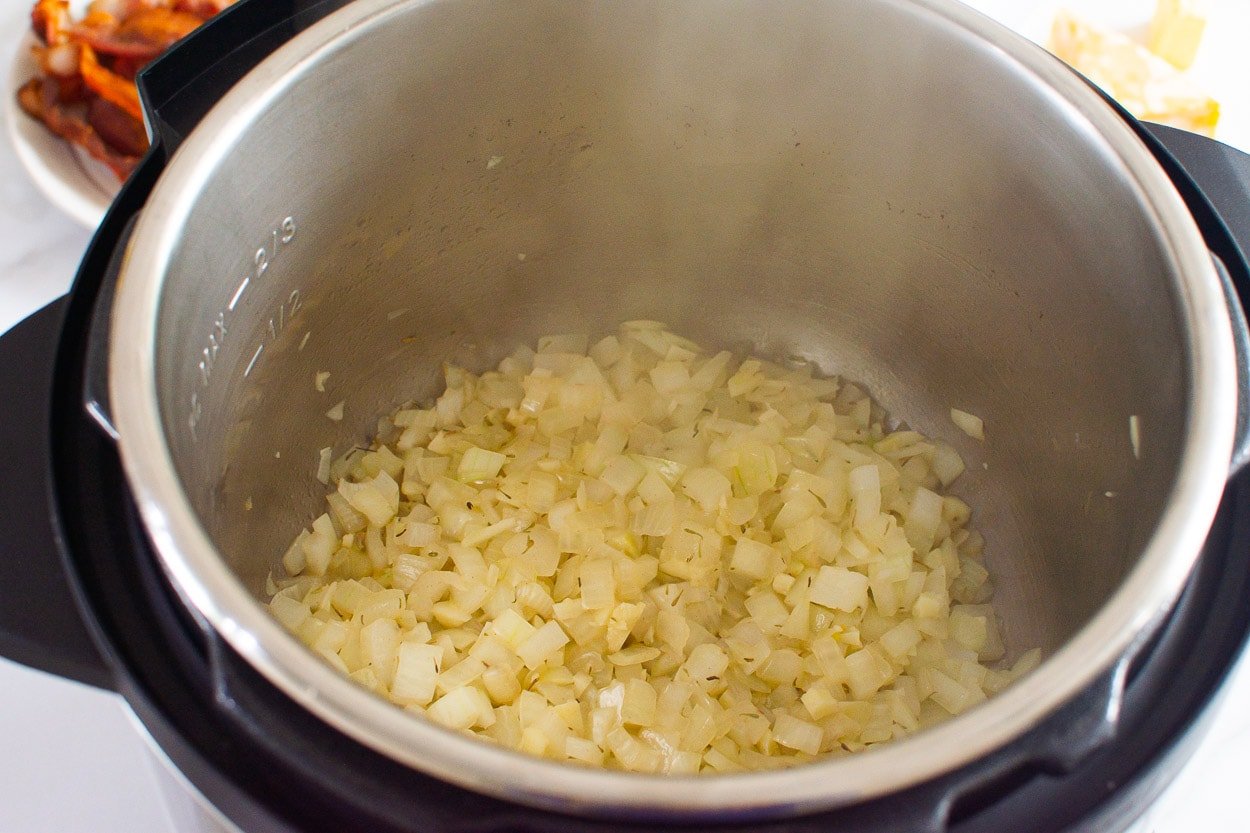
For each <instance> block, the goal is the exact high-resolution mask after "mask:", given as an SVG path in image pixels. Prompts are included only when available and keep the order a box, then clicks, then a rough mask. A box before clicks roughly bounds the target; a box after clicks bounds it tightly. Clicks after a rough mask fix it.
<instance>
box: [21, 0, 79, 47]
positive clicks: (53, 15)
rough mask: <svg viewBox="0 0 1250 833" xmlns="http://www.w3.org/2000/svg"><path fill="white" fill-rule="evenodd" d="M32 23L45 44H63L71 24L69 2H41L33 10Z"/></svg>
mask: <svg viewBox="0 0 1250 833" xmlns="http://www.w3.org/2000/svg"><path fill="white" fill-rule="evenodd" d="M30 23H31V26H32V27H33V28H34V30H35V34H37V35H38V36H39V37H40V39H42V40H43V42H44V43H46V44H48V45H49V46H52V45H54V44H58V43H63V42H64V39H65V36H64V32H65V30H66V29H68V28H69V24H70V17H69V0H39V1H38V2H37V3H35V8H33V9H31V12H30Z"/></svg>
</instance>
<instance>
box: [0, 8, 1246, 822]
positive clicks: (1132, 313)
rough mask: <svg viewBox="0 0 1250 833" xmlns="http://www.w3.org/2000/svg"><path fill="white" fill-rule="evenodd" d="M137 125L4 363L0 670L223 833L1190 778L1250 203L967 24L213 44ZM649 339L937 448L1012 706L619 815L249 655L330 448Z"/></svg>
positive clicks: (1157, 786)
mask: <svg viewBox="0 0 1250 833" xmlns="http://www.w3.org/2000/svg"><path fill="white" fill-rule="evenodd" d="M139 88H140V94H141V97H142V100H143V102H144V107H145V112H146V115H147V122H148V129H149V133H150V135H151V138H152V149H151V150H150V152H149V153H148V155H147V156H146V157H145V159H144V160H143V162H142V164H141V165H140V166H139V167H138V169H137V170H136V171H135V173H134V174H133V175H132V177H131V178H130V180H129V181H128V182H127V183H126V185H125V186H124V188H123V189H122V191H121V193H120V194H119V195H118V197H117V200H116V201H115V203H114V204H113V206H112V208H111V209H110V211H109V213H108V215H107V216H106V218H105V220H104V222H103V224H102V225H101V227H100V228H99V230H98V231H97V233H96V235H95V237H94V239H93V241H92V243H91V245H90V248H89V249H88V251H87V253H86V255H85V257H84V259H83V262H82V266H81V268H80V271H79V273H78V276H77V279H76V281H75V284H74V287H73V289H72V291H71V293H70V294H69V296H68V297H67V298H66V299H63V300H61V301H58V302H56V303H55V304H53V305H51V306H50V307H48V308H45V309H44V310H43V311H41V312H39V313H37V314H35V315H34V316H32V317H31V318H30V319H28V320H27V321H26V322H24V323H23V324H22V325H19V327H17V328H15V329H14V330H13V331H11V332H10V333H9V334H8V335H6V336H4V338H3V339H2V340H0V386H3V387H2V389H0V434H2V435H3V443H4V453H3V455H2V456H0V466H3V467H4V468H3V472H2V475H0V488H3V492H2V493H0V494H2V503H0V506H2V509H3V511H0V541H2V542H4V543H3V550H2V551H0V552H2V553H3V558H2V559H0V571H2V572H0V594H2V595H0V599H2V600H3V603H2V604H0V616H2V618H3V626H2V627H0V631H2V635H3V640H2V641H0V651H2V652H3V653H4V654H5V655H6V656H9V657H11V658H14V659H16V660H18V661H21V662H25V663H27V664H30V665H32V666H35V667H38V668H43V669H46V670H50V671H53V672H54V673H58V674H61V675H63V676H67V677H70V678H73V679H78V680H82V681H85V682H89V683H91V684H93V685H98V686H101V687H107V688H111V689H114V690H116V691H117V692H118V693H119V694H120V695H121V696H122V697H124V698H125V699H126V701H127V703H128V704H129V705H130V707H131V709H132V710H133V711H134V714H135V716H136V718H137V719H138V721H139V722H140V723H141V724H142V725H143V727H144V728H145V730H146V731H147V732H148V733H149V734H150V736H151V739H152V741H153V744H154V746H155V748H157V749H159V750H160V754H161V755H162V756H163V757H165V758H166V759H167V761H168V764H169V766H170V767H171V768H172V769H174V770H176V771H177V772H179V773H181V777H185V779H186V781H187V783H188V784H189V785H190V786H191V788H193V789H194V790H195V791H197V792H198V793H199V794H201V795H202V796H203V797H204V799H205V800H206V801H207V802H208V803H209V804H211V805H212V806H213V807H215V808H216V810H217V811H219V812H220V813H221V814H222V815H223V816H224V817H226V818H228V819H230V820H232V821H233V823H234V824H237V825H239V826H240V827H242V828H245V829H247V830H257V831H270V830H273V831H316V830H352V829H370V830H379V831H391V830H393V831H410V830H422V831H425V830H430V831H462V830H463V831H469V830H472V831H517V830H568V831H596V830H604V831H606V830H618V829H638V828H648V827H653V828H659V829H673V830H679V829H689V830H693V829H703V828H705V827H707V826H709V825H711V826H717V827H720V828H723V829H726V830H740V831H746V830H759V831H765V830H787V831H800V830H846V831H877V830H917V831H935V833H936V831H991V830H993V831H997V830H1004V829H1010V830H1013V831H1032V830H1036V831H1060V830H1065V831H1066V830H1072V831H1076V830H1088V831H1093V830H1098V831H1106V830H1116V829H1123V828H1124V827H1126V826H1127V825H1128V824H1129V823H1130V822H1131V821H1132V820H1133V818H1135V816H1136V814H1137V813H1138V812H1140V810H1141V809H1142V808H1144V806H1145V805H1146V804H1148V803H1149V801H1150V800H1151V799H1152V798H1153V797H1154V796H1155V795H1156V794H1157V793H1158V792H1159V791H1160V790H1161V789H1162V788H1163V786H1164V785H1166V783H1167V782H1168V780H1169V779H1170V777H1171V775H1172V774H1173V773H1174V772H1175V771H1176V770H1177V769H1178V768H1179V767H1180V766H1181V765H1182V764H1183V762H1184V761H1185V759H1186V758H1187V756H1188V755H1189V753H1190V751H1191V750H1192V748H1193V746H1194V744H1195V743H1196V742H1197V741H1198V739H1200V737H1201V735H1202V732H1203V730H1204V728H1205V725H1206V722H1207V721H1208V720H1209V716H1210V715H1211V713H1212V709H1213V707H1214V704H1215V703H1217V702H1218V699H1219V696H1220V690H1221V687H1222V684H1223V682H1224V680H1225V678H1226V677H1227V675H1228V673H1229V671H1230V669H1231V668H1232V666H1233V665H1234V663H1235V662H1236V661H1237V658H1238V657H1239V655H1240V653H1241V649H1242V646H1243V644H1244V642H1245V638H1246V634H1247V630H1248V628H1250V622H1248V621H1247V620H1248V619H1250V609H1248V608H1247V606H1246V605H1245V604H1244V601H1243V599H1244V598H1246V595H1245V594H1246V593H1247V592H1248V591H1250V564H1247V561H1248V559H1247V558H1246V552H1247V545H1248V544H1250V506H1248V505H1247V500H1248V499H1250V497H1248V496H1247V493H1246V490H1247V485H1248V483H1247V481H1246V476H1245V475H1244V473H1239V472H1241V469H1242V467H1243V465H1244V463H1245V461H1246V459H1247V457H1248V456H1250V443H1248V437H1250V431H1248V430H1247V415H1248V414H1250V404H1248V403H1250V385H1248V384H1247V376H1246V373H1247V367H1248V366H1250V364H1248V362H1247V356H1248V355H1250V348H1248V345H1250V341H1248V339H1247V330H1246V323H1245V318H1244V315H1243V313H1242V305H1241V300H1240V299H1241V298H1242V297H1244V295H1243V294H1244V293H1245V292H1246V291H1248V290H1250V265H1248V263H1247V257H1246V252H1247V251H1248V250H1250V157H1247V156H1245V155H1244V154H1241V153H1239V152H1237V151H1234V150H1232V149H1230V148H1227V147H1224V146H1222V145H1220V144H1218V143H1215V142H1213V141H1210V140H1205V139H1202V138H1200V137H1196V136H1193V135H1191V134H1186V133H1183V132H1180V131H1176V130H1172V129H1169V128H1165V127H1160V126H1155V125H1145V124H1142V123H1138V122H1136V121H1135V120H1134V119H1133V118H1132V117H1131V116H1129V115H1128V114H1127V113H1125V112H1123V111H1122V110H1120V109H1118V108H1117V107H1116V106H1115V105H1114V104H1113V103H1112V102H1110V101H1108V100H1105V99H1104V98H1103V97H1102V96H1100V95H1099V94H1098V93H1097V92H1096V91H1095V90H1094V89H1093V88H1092V87H1090V86H1089V85H1087V84H1086V83H1085V82H1084V81H1083V79H1081V78H1080V77H1079V76H1077V75H1075V74H1074V73H1072V72H1071V71H1070V70H1068V69H1067V68H1065V67H1064V66H1063V65H1061V64H1060V63H1059V62H1058V61H1056V60H1054V59H1053V58H1051V57H1049V56H1048V55H1046V54H1045V53H1044V52H1042V51H1041V50H1039V49H1037V48H1036V47H1034V46H1032V45H1030V44H1028V43H1027V42H1025V41H1023V40H1022V39H1020V38H1019V37H1017V36H1015V35H1013V34H1011V33H1009V32H1007V31H1006V30H1004V29H1003V28H1001V27H1000V26H998V25H996V24H994V23H992V22H991V21H989V20H987V19H985V18H983V17H981V16H979V15H977V14H976V13H974V12H972V11H970V10H968V9H966V8H964V7H962V6H961V5H959V4H958V3H955V2H951V0H803V2H796V3H787V4H772V3H767V2H762V0H723V1H722V0H717V1H716V2H712V0H692V2H688V3H681V4H672V3H662V2H636V3H629V4H604V3H580V2H577V3H568V2H555V0H524V1H523V2H518V3H508V4H498V3H491V2H484V0H438V1H435V0H355V2H352V3H345V2H343V0H321V2H292V0H287V1H286V2H270V0H244V2H242V3H240V4H238V5H236V6H235V7H233V8H231V9H230V10H228V11H227V12H225V13H223V14H222V15H220V16H219V17H218V18H216V19H215V20H213V21H212V22H211V23H209V24H208V25H206V26H204V27H202V29H201V30H199V31H198V32H197V33H196V34H195V35H193V36H192V37H190V38H189V39H187V40H186V41H185V42H184V43H182V44H181V45H179V46H178V47H177V48H175V49H173V50H172V51H171V52H169V53H168V54H167V55H166V56H165V57H163V58H162V59H161V60H160V61H158V62H157V63H156V64H154V65H153V66H152V67H151V68H150V69H149V70H148V71H146V72H145V73H144V74H143V75H142V76H141V78H140V80H139ZM639 317H648V318H656V319H660V320H663V321H665V322H666V323H668V324H669V325H670V326H672V327H673V328H674V329H675V330H676V331H678V332H681V333H683V334H688V335H691V336H693V337H695V338H697V339H700V340H702V341H704V342H706V343H709V344H717V345H731V344H743V343H749V344H750V345H751V346H752V349H754V350H757V351H759V352H762V353H765V354H767V355H773V356H781V357H798V358H801V359H803V360H805V361H810V362H813V363H815V364H816V365H818V366H819V367H820V368H821V369H822V370H823V371H825V372H828V373H837V374H840V375H844V376H846V377H847V378H851V379H854V380H856V381H859V382H862V383H863V384H864V385H865V386H866V387H867V388H868V389H869V390H871V391H872V392H873V394H874V396H876V398H877V399H878V400H879V401H880V402H881V404H882V405H884V406H885V407H886V408H887V409H888V410H889V411H890V412H891V413H893V414H896V415H898V416H899V417H900V418H902V419H904V420H906V421H907V423H908V424H909V425H911V426H914V427H916V428H917V429H918V430H921V431H923V432H925V433H927V434H930V435H933V436H939V437H943V438H944V439H947V440H948V441H950V442H952V443H954V444H956V445H958V447H959V449H960V451H961V452H962V453H964V454H965V456H966V458H967V459H968V461H969V466H968V471H967V473H966V474H965V475H964V477H963V478H961V480H960V481H959V484H958V487H957V490H958V492H959V494H961V496H964V497H965V499H966V500H967V501H968V502H969V503H970V504H971V505H972V506H973V507H974V511H975V512H976V518H977V523H978V526H979V528H981V529H983V530H984V531H985V534H986V539H987V542H988V546H989V548H990V556H989V566H990V568H991V569H992V571H993V573H994V575H995V580H996V586H997V591H996V596H995V604H996V607H997V608H998V609H999V611H1000V613H1001V615H1002V618H1003V620H1004V626H1005V630H1006V637H1007V644H1008V649H1009V652H1010V653H1015V654H1018V653H1020V652H1022V651H1023V650H1026V649H1028V648H1031V647H1040V648H1042V650H1043V653H1044V657H1045V658H1044V660H1043V662H1042V664H1041V665H1040V666H1039V667H1038V668H1037V669H1036V670H1035V671H1033V672H1031V673H1030V674H1028V675H1027V676H1025V677H1024V678H1023V679H1021V680H1020V681H1018V682H1017V683H1015V684H1014V685H1013V686H1011V687H1009V688H1008V689H1007V690H1005V691H1003V692H1002V693H1001V694H999V695H997V696H995V697H994V698H991V699H990V700H989V701H988V702H987V703H985V704H983V705H981V706H978V707H977V708H975V709H973V710H971V711H969V712H968V713H967V714H965V715H961V716H959V717H957V718H954V719H952V720H950V721H949V722H947V723H944V724H942V725H940V726H938V727H934V728H930V729H927V730H925V731H923V732H920V733H918V734H916V735H914V736H912V737H909V738H907V739H904V740H899V741H894V742H891V743H889V744H884V745H882V746H880V747H878V748H874V749H872V750H869V751H866V752H864V753H859V754H856V755H850V756H845V757H839V758H835V759H830V760H826V761H823V762H817V763H813V764H808V765H804V766H801V767H796V768H793V769H790V770H784V771H776V772H760V773H743V774H739V775H730V776H727V775H716V776H681V777H678V776H646V775H637V774H627V773H620V772H611V771H606V770H596V769H590V768H581V767H574V766H568V765H564V764H557V763H553V762H550V761H542V760H539V759H536V758H529V757H526V756H523V755H520V754H519V753H515V752H511V751H508V750H504V749H502V748H499V747H496V746H493V745H490V744H488V743H486V742H483V741H479V740H477V739H474V738H470V737H467V736H465V735H462V734H459V733H455V732H452V731H450V730H446V729H443V728H441V727H438V726H436V725H434V724H432V723H429V722H427V721H424V720H422V719H420V718H416V717H413V716H412V715H408V714H405V713H403V712H402V711H400V710H398V709H396V708H394V707H393V706H391V705H390V704H388V703H386V702H384V701H383V700H381V699H379V698H377V697H375V696H374V695H372V694H371V693H369V692H367V691H365V690H363V689H361V688H359V687H357V686H356V685H355V684H354V683H352V682H351V681H350V680H348V679H346V678H345V677H341V676H340V675H339V674H338V673H337V672H336V671H334V670H333V669H331V668H329V667H328V666H326V665H325V664H324V663H321V662H320V661H318V660H317V659H316V658H315V657H314V655H313V654H311V653H310V652H309V651H307V650H306V649H305V648H303V647H301V646H300V645H299V644H298V642H297V641H296V640H295V639H294V638H293V637H292V636H290V635H289V634H287V633H286V632H285V631H283V629H282V628H281V627H280V626H279V625H278V624H277V622H276V621H274V620H273V619H272V618H271V617H270V616H269V615H268V613H267V612H266V610H265V607H264V604H263V599H264V588H265V579H266V577H267V576H268V575H269V574H270V571H271V570H273V569H274V568H275V567H276V566H277V564H278V562H279V559H280V556H281V553H282V552H283V551H284V549H285V543H286V542H289V540H290V539H291V537H293V535H294V534H295V532H297V531H298V529H299V528H300V527H301V526H302V525H303V524H305V523H307V521H308V520H309V519H310V518H311V517H312V515H313V514H315V512H314V511H313V510H314V507H316V506H317V505H318V501H319V500H320V498H321V489H322V487H321V484H320V483H318V482H317V480H316V479H315V478H314V477H313V472H314V471H315V460H316V453H317V450H318V449H320V448H322V447H326V446H329V447H332V448H334V449H336V450H337V451H342V450H345V449H348V448H350V447H351V446H352V445H353V444H356V443H361V442H366V441H368V439H369V437H370V436H371V433H372V431H373V430H375V428H376V419H377V417H378V416H379V415H381V414H383V413H386V412H387V411H389V410H390V409H393V408H394V407H395V406H397V405H399V404H400V403H403V402H408V401H413V400H420V399H422V398H428V397H430V396H431V395H433V394H435V393H437V383H438V379H439V376H440V369H441V367H442V365H443V363H444V362H454V363H458V364H462V365H466V366H471V367H477V368H484V367H486V366H488V365H490V364H491V363H493V362H496V361H498V359H499V358H500V357H502V356H503V355H506V354H507V352H508V351H509V350H510V349H511V348H512V347H514V346H515V345H516V344H518V343H521V342H525V341H532V340H533V338H535V337H536V336H538V335H540V334H542V333H546V332H553V331H562V330H564V331H567V330H570V329H576V330H581V331H590V332H597V331H605V330H607V329H608V328H610V327H612V326H614V325H615V324H616V323H617V322H619V321H621V320H624V319H629V318H639ZM324 372H329V373H330V378H331V379H333V380H334V384H335V385H336V386H337V387H336V395H337V396H339V397H340V398H342V399H343V401H344V402H345V403H346V404H347V409H346V413H347V414H348V418H347V419H345V420H344V421H342V422H341V423H336V422H332V421H329V420H326V419H325V418H324V416H322V411H323V410H324V404H323V402H322V399H321V398H320V397H321V395H320V394H319V393H318V392H317V391H316V390H315V388H314V385H313V383H312V380H313V378H314V376H315V375H316V374H317V373H324ZM955 403H959V404H960V405H961V406H966V407H969V408H970V409H971V410H974V411H976V412H977V413H978V414H980V415H981V416H983V417H984V418H985V420H986V424H987V425H988V426H990V428H989V429H988V439H987V442H986V443H984V444H983V445H980V444H976V443H973V442H972V441H971V440H969V439H968V438H966V437H962V436H960V435H957V434H953V433H952V429H953V426H952V425H951V424H950V422H949V420H948V419H946V418H945V416H946V414H947V413H948V412H949V408H950V406H951V405H952V404H955Z"/></svg>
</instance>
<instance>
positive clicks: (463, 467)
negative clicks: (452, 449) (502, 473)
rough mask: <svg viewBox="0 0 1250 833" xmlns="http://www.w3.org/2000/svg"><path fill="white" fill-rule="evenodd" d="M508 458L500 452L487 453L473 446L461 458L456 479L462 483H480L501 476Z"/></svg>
mask: <svg viewBox="0 0 1250 833" xmlns="http://www.w3.org/2000/svg"><path fill="white" fill-rule="evenodd" d="M507 459H508V458H507V457H506V456H505V455H503V454H500V453H499V452H498V451H487V450H486V449H484V448H478V447H476V446H473V447H471V448H469V449H468V450H466V451H465V452H464V456H463V457H461V458H460V466H459V467H458V468H457V469H456V479H457V480H459V481H460V482H461V483H478V482H481V481H483V480H489V479H491V478H492V477H494V476H495V475H497V474H499V470H500V469H501V468H503V464H504V462H506V461H507Z"/></svg>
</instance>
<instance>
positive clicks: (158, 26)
mask: <svg viewBox="0 0 1250 833" xmlns="http://www.w3.org/2000/svg"><path fill="white" fill-rule="evenodd" d="M101 17H103V16H101ZM202 22H203V21H202V20H201V19H200V18H198V17H196V16H194V15H191V14H187V13H186V12H178V11H172V10H170V9H143V10H140V11H138V12H136V13H135V14H134V15H133V16H131V17H129V18H127V19H126V20H125V21H123V22H122V23H121V24H120V25H118V24H117V23H116V21H112V20H111V19H110V20H100V19H97V20H90V15H89V16H88V19H87V20H84V21H83V22H82V23H80V24H78V25H77V26H74V27H73V28H71V29H70V34H71V36H72V37H74V38H76V39H78V40H80V41H82V42H83V43H85V44H87V45H88V46H90V47H91V48H92V49H94V50H95V51H96V52H97V53H99V54H101V55H113V56H116V57H118V58H127V59H130V60H132V61H137V62H139V63H140V65H142V64H146V63H148V62H149V61H151V60H153V59H154V58H156V57H157V56H158V55H160V54H161V53H162V52H164V51H165V50H166V49H168V48H169V47H171V46H173V45H174V43H176V42H177V41H179V40H181V39H182V38H184V37H186V36H187V35H189V34H190V33H191V32H192V31H194V30H195V29H196V28H197V27H198V26H199V25H200V24H201V23H202Z"/></svg>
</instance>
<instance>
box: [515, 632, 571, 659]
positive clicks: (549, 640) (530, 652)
mask: <svg viewBox="0 0 1250 833" xmlns="http://www.w3.org/2000/svg"><path fill="white" fill-rule="evenodd" d="M568 643H569V637H568V634H566V633H565V632H564V629H563V628H561V627H560V625H559V623H557V622H547V623H546V624H544V625H543V626H542V627H541V628H539V629H538V630H536V631H534V632H533V633H532V634H530V635H529V637H528V638H527V639H526V640H525V641H524V642H522V643H521V644H520V645H518V646H517V647H516V654H517V656H519V657H520V658H521V661H522V662H524V663H525V667H526V668H528V669H530V670H531V671H533V670H534V669H536V668H538V667H539V666H541V665H542V664H543V663H544V662H547V661H548V660H550V659H552V658H553V657H554V656H555V654H556V652H558V651H559V650H560V649H561V648H563V647H564V646H565V645H567V644H568Z"/></svg>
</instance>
